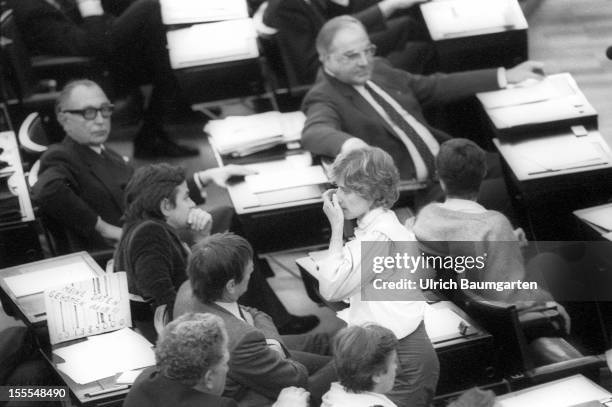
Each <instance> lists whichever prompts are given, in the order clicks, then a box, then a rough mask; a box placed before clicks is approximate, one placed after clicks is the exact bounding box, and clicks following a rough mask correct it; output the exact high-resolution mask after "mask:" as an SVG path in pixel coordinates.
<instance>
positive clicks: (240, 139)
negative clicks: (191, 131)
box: [204, 112, 306, 156]
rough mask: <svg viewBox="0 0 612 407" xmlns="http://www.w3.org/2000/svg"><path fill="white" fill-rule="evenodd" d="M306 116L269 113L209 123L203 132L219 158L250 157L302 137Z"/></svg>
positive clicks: (231, 117) (291, 113) (296, 113)
mask: <svg viewBox="0 0 612 407" xmlns="http://www.w3.org/2000/svg"><path fill="white" fill-rule="evenodd" d="M305 121H306V116H305V115H304V113H302V112H290V113H281V112H266V113H260V114H254V115H249V116H230V117H227V118H225V119H222V120H210V121H209V122H208V123H207V124H206V126H204V131H205V132H206V133H208V134H210V137H211V138H212V141H213V144H214V147H215V148H216V149H217V151H218V152H219V154H221V155H228V154H236V155H239V156H242V155H247V154H248V152H250V151H256V150H261V149H264V148H270V147H273V146H275V145H278V144H281V143H289V142H292V141H297V140H299V139H300V137H301V133H302V129H303V127H304V122H305Z"/></svg>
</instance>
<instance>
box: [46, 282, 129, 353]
mask: <svg viewBox="0 0 612 407" xmlns="http://www.w3.org/2000/svg"><path fill="white" fill-rule="evenodd" d="M44 299H45V309H46V312H47V326H48V328H49V338H50V340H51V344H52V345H54V344H57V343H60V342H64V341H69V340H72V339H78V338H84V337H86V336H90V335H96V334H99V333H103V332H110V331H114V330H116V329H120V328H125V327H129V326H131V325H132V318H131V313H130V302H129V295H128V288H127V277H126V273H125V272H120V273H110V274H104V275H102V276H100V277H96V278H93V279H89V280H85V281H80V282H75V283H71V284H68V285H63V286H57V287H56V288H53V289H48V290H45V293H44Z"/></svg>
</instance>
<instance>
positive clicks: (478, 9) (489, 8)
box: [420, 0, 527, 41]
mask: <svg viewBox="0 0 612 407" xmlns="http://www.w3.org/2000/svg"><path fill="white" fill-rule="evenodd" d="M420 7H421V11H422V13H423V18H424V19H425V22H426V24H427V28H428V29H429V32H430V34H431V37H432V39H433V40H434V41H437V40H441V39H444V38H452V37H457V36H469V35H476V34H480V33H484V32H500V31H504V30H507V29H526V28H527V21H526V20H525V17H524V16H523V13H522V12H521V9H520V7H519V6H518V3H517V2H516V0H449V1H438V2H428V3H424V4H421V6H420Z"/></svg>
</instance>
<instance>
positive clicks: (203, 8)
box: [160, 0, 249, 25]
mask: <svg viewBox="0 0 612 407" xmlns="http://www.w3.org/2000/svg"><path fill="white" fill-rule="evenodd" d="M160 5H161V14H162V21H163V22H164V24H168V25H171V24H188V23H204V22H209V21H222V20H235V19H238V18H247V17H248V16H249V13H248V8H247V2H246V0H161V1H160Z"/></svg>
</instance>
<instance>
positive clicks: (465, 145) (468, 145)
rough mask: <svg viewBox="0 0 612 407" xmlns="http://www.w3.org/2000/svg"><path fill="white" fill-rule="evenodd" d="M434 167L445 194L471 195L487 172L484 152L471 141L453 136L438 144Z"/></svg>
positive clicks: (476, 192) (474, 193)
mask: <svg viewBox="0 0 612 407" xmlns="http://www.w3.org/2000/svg"><path fill="white" fill-rule="evenodd" d="M436 167H437V169H438V175H439V176H440V179H441V180H442V181H444V185H446V195H447V196H456V197H471V196H473V195H476V194H478V190H479V189H480V184H481V183H482V180H483V179H484V176H485V174H486V172H487V162H486V154H485V152H484V151H483V150H482V149H481V148H480V147H478V145H477V144H476V143H474V142H473V141H470V140H468V139H464V138H454V139H451V140H448V141H445V142H444V143H442V145H441V146H440V151H439V152H438V156H437V157H436Z"/></svg>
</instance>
